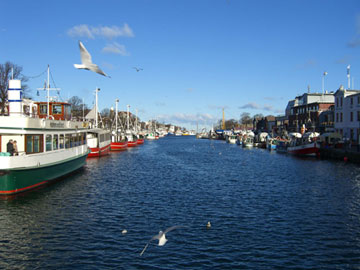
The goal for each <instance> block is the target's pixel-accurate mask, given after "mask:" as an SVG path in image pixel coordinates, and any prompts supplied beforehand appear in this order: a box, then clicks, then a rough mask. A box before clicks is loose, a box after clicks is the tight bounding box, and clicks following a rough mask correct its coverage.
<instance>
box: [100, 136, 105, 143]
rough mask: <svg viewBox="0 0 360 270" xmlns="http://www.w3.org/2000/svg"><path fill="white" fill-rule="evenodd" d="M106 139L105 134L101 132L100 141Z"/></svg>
mask: <svg viewBox="0 0 360 270" xmlns="http://www.w3.org/2000/svg"><path fill="white" fill-rule="evenodd" d="M104 140H105V138H104V134H100V142H103V141H104Z"/></svg>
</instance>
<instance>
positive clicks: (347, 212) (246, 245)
mask: <svg viewBox="0 0 360 270" xmlns="http://www.w3.org/2000/svg"><path fill="white" fill-rule="evenodd" d="M209 221H210V222H211V227H210V228H207V226H206V224H207V223H208V222H209ZM175 225H179V226H183V227H181V228H177V229H175V230H173V231H171V232H169V233H167V234H166V237H167V239H168V242H167V243H166V245H165V246H158V245H156V244H157V241H155V240H154V241H151V243H150V245H149V247H148V248H147V250H146V251H145V252H144V254H143V255H142V256H140V252H141V251H142V249H143V248H144V246H145V245H146V243H148V241H149V240H150V239H151V238H152V236H154V235H156V234H157V233H158V232H159V230H165V229H166V228H168V227H170V226H175ZM123 230H126V231H127V233H125V232H123ZM0 269H360V168H359V167H358V166H357V165H354V164H351V163H345V162H337V161H329V160H319V159H315V158H310V159H300V158H296V157H292V156H288V155H284V154H277V153H276V152H269V151H267V150H262V149H255V148H254V149H244V148H241V147H239V146H237V145H230V144H227V143H225V142H224V141H212V140H197V139H195V138H194V137H192V136H183V137H166V138H163V139H160V140H157V141H146V142H145V144H144V145H143V146H139V147H137V148H134V149H129V150H128V151H125V152H119V153H111V154H110V155H109V156H107V157H103V158H100V159H98V158H96V159H88V161H87V165H86V166H85V167H84V168H83V169H81V170H80V171H78V172H76V173H74V174H72V175H70V176H67V177H66V178H65V179H63V180H61V181H57V182H56V183H54V184H52V185H49V186H46V187H43V188H40V189H37V190H33V191H31V192H28V193H24V194H20V195H18V196H16V197H14V198H9V199H4V198H3V199H2V200H0Z"/></svg>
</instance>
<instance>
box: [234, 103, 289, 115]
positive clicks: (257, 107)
mask: <svg viewBox="0 0 360 270" xmlns="http://www.w3.org/2000/svg"><path fill="white" fill-rule="evenodd" d="M239 109H251V110H263V111H267V112H274V113H282V112H283V111H282V110H279V109H276V108H274V107H273V106H272V105H269V104H264V105H259V104H257V103H255V102H249V103H247V104H245V105H242V106H240V107H239Z"/></svg>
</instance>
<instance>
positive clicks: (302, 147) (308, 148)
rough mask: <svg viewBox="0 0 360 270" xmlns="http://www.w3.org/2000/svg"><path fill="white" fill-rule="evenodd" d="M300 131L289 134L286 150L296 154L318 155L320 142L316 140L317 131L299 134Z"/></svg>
mask: <svg viewBox="0 0 360 270" xmlns="http://www.w3.org/2000/svg"><path fill="white" fill-rule="evenodd" d="M298 134H300V133H296V135H294V134H291V133H290V134H289V135H290V136H291V139H290V144H289V146H288V148H287V152H288V153H290V154H293V155H298V156H318V155H319V151H320V143H319V142H318V141H317V139H318V137H319V135H320V134H319V133H317V132H307V133H305V134H304V135H302V136H301V134H300V135H298Z"/></svg>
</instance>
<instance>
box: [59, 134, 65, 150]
mask: <svg viewBox="0 0 360 270" xmlns="http://www.w3.org/2000/svg"><path fill="white" fill-rule="evenodd" d="M59 143H60V145H59V147H60V149H64V145H65V144H64V134H60V138H59Z"/></svg>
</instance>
